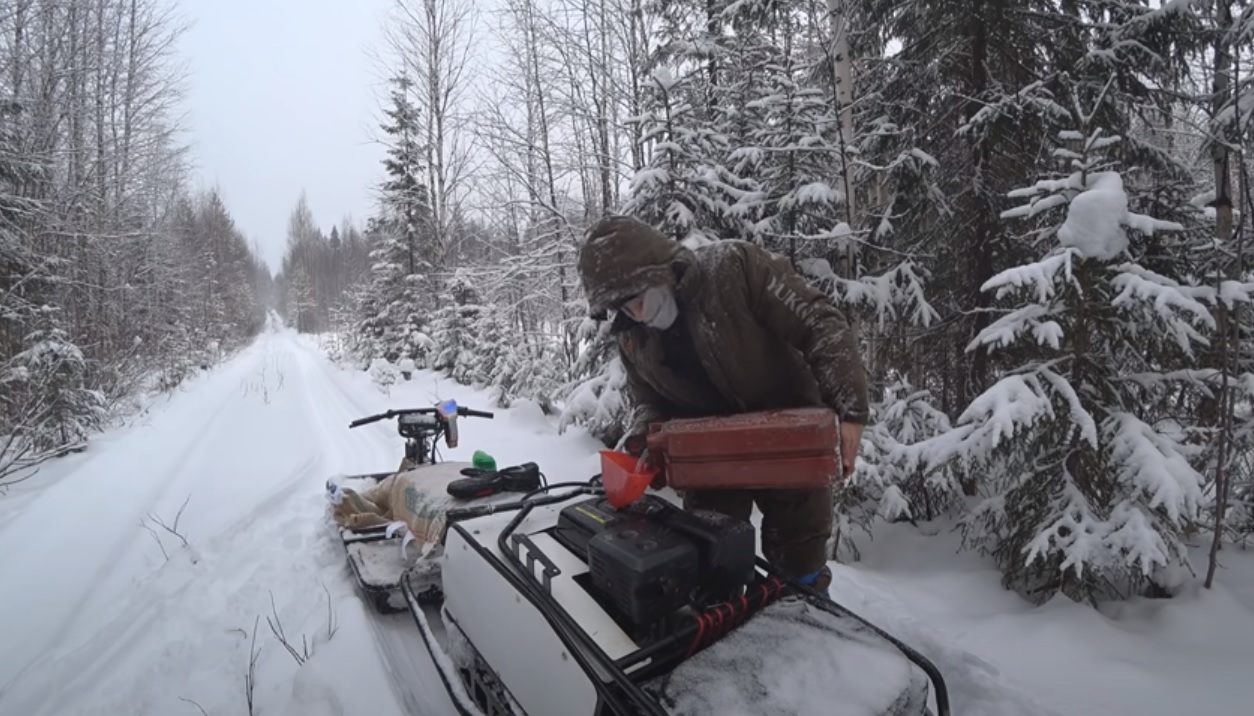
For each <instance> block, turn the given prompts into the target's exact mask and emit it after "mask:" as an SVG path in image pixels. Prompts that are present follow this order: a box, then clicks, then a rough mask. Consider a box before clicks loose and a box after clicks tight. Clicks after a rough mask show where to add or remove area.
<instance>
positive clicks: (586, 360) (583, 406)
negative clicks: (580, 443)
mask: <svg viewBox="0 0 1254 716" xmlns="http://www.w3.org/2000/svg"><path fill="white" fill-rule="evenodd" d="M580 339H581V340H582V341H584V342H585V344H586V348H585V349H584V350H583V352H582V353H580V355H579V360H578V361H577V362H576V363H575V366H574V369H573V371H572V373H573V376H574V378H573V379H572V380H571V381H570V382H569V383H568V384H567V385H566V386H564V390H563V392H564V393H565V394H566V405H565V409H564V410H563V412H562V418H561V421H560V422H559V424H558V430H560V431H564V430H565V429H566V428H568V427H570V426H571V425H579V426H581V427H583V428H584V429H586V430H587V431H588V432H589V434H591V435H592V436H593V437H595V438H596V439H598V440H600V441H601V442H602V443H603V444H605V446H606V447H614V446H616V445H618V444H619V443H620V442H621V441H622V439H623V437H624V433H625V431H626V427H627V425H626V423H627V418H628V414H629V412H630V409H631V402H630V396H629V395H628V394H627V371H626V370H624V368H623V364H622V361H620V360H619V358H618V353H617V350H616V349H615V345H614V340H613V338H612V337H611V335H610V323H609V322H608V321H603V322H600V323H597V322H595V321H592V320H591V319H588V320H586V321H584V323H583V324H582V325H581V326H580Z"/></svg>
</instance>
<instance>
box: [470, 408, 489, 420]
mask: <svg viewBox="0 0 1254 716" xmlns="http://www.w3.org/2000/svg"><path fill="white" fill-rule="evenodd" d="M462 415H464V416H466V417H468V418H493V417H496V416H494V415H493V414H492V413H488V412H485V411H482V410H471V409H470V408H462Z"/></svg>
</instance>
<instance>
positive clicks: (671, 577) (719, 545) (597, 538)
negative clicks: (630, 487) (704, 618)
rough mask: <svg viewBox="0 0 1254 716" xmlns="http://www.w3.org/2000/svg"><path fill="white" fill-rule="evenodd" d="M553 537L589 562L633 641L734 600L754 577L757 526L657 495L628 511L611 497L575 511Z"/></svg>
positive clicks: (594, 581)
mask: <svg viewBox="0 0 1254 716" xmlns="http://www.w3.org/2000/svg"><path fill="white" fill-rule="evenodd" d="M553 537H554V539H556V540H557V541H558V542H559V543H560V544H562V545H563V546H564V547H566V548H567V549H569V550H570V551H571V552H573V553H575V554H576V555H578V556H579V557H580V558H582V559H584V560H585V561H586V562H587V564H588V570H589V575H590V581H591V584H590V585H589V586H590V588H591V589H592V590H595V591H596V592H597V594H598V596H599V597H600V600H601V601H602V602H603V603H608V604H607V606H609V607H612V610H611V611H613V612H617V616H619V617H620V621H622V620H625V621H626V622H627V623H628V624H629V625H630V631H632V632H633V633H642V632H647V631H650V630H652V628H653V627H655V626H657V625H659V624H660V623H662V622H663V621H664V620H666V619H667V618H668V617H670V616H673V615H674V614H675V613H676V612H677V611H678V610H680V609H682V608H684V607H687V606H691V605H694V604H703V603H708V602H710V601H715V600H717V601H722V600H726V599H730V598H732V597H733V596H736V595H738V594H739V593H740V591H741V590H743V588H744V587H745V585H746V584H748V583H749V582H750V581H751V580H752V579H753V577H754V547H755V542H756V540H755V534H754V529H753V525H751V524H749V523H748V522H746V521H743V520H737V519H734V518H732V517H728V516H727V515H723V514H720V513H717V512H708V511H697V512H688V511H685V510H683V509H681V508H679V507H677V506H675V505H673V504H672V503H670V502H668V501H666V500H664V499H662V498H660V497H657V496H654V495H646V496H644V497H642V498H640V499H639V500H637V501H635V502H633V503H632V504H630V505H628V506H626V507H623V508H615V507H613V506H612V505H610V503H609V501H608V500H607V499H606V498H604V497H593V498H589V499H587V500H584V501H581V502H577V503H575V504H572V505H568V506H567V507H565V508H563V509H562V510H561V512H560V513H559V515H558V519H557V525H556V526H555V527H554V529H553Z"/></svg>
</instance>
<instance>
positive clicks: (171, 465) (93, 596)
mask: <svg viewBox="0 0 1254 716" xmlns="http://www.w3.org/2000/svg"><path fill="white" fill-rule="evenodd" d="M253 348H254V347H250V348H249V349H246V350H245V351H244V352H242V353H241V355H239V356H237V357H236V358H235V359H234V360H233V361H232V362H231V363H230V364H228V365H227V366H226V369H225V370H221V372H219V373H218V374H216V375H212V376H210V377H209V379H208V380H206V381H204V383H203V384H201V385H198V386H195V387H194V388H193V389H192V390H193V391H194V392H189V393H185V394H181V395H178V396H175V398H174V400H177V401H179V402H178V403H177V404H175V405H172V406H169V407H168V408H167V409H166V410H165V411H163V412H162V414H161V420H160V422H158V423H155V424H154V425H153V426H152V427H144V428H137V429H135V430H134V431H133V432H131V433H128V434H126V435H124V436H123V437H122V438H120V439H118V440H116V441H114V442H113V443H112V444H109V445H107V446H106V447H105V448H104V449H103V450H102V452H100V453H99V454H96V455H92V456H89V457H88V459H86V460H84V461H83V462H82V463H81V464H80V465H78V466H77V467H75V468H74V470H73V473H72V474H68V475H66V476H65V477H64V478H63V479H61V480H59V481H58V482H56V483H55V484H53V485H51V486H50V487H48V489H47V490H46V491H44V492H43V493H42V494H40V495H38V496H37V497H36V498H34V499H33V500H32V501H31V503H30V504H28V505H27V506H26V508H25V509H24V510H23V511H22V513H21V514H19V515H17V516H16V517H15V518H14V519H13V520H12V521H11V522H9V524H8V525H6V526H5V527H4V528H3V530H0V554H3V555H4V559H3V560H0V605H2V608H3V609H4V610H5V611H9V612H11V613H13V612H16V613H19V614H29V615H30V618H28V619H23V620H20V621H17V622H16V623H15V624H11V626H10V627H9V628H10V629H13V628H16V629H17V633H11V632H10V633H8V634H6V635H5V639H4V641H5V642H7V643H8V644H21V645H22V647H21V648H20V649H13V648H6V649H5V650H4V651H3V653H2V654H0V684H2V685H3V686H0V697H2V696H3V694H4V693H5V692H6V691H7V690H8V688H9V687H10V684H11V683H12V682H13V681H14V680H15V679H17V678H19V677H20V675H21V674H22V673H24V672H25V671H26V670H27V669H28V668H30V667H31V666H32V665H33V664H35V663H36V662H37V661H39V660H40V659H41V658H44V657H46V656H47V655H48V654H49V653H50V652H51V651H53V650H54V649H55V648H56V647H57V646H58V645H59V644H60V643H62V642H64V641H66V640H67V639H68V638H70V636H71V635H72V634H73V630H74V629H76V628H80V627H81V622H82V620H84V619H86V618H88V614H86V613H85V612H90V611H92V610H91V609H90V607H92V606H97V607H102V606H104V605H107V604H109V603H110V601H111V597H110V590H109V588H108V587H113V586H114V585H107V586H106V585H105V583H107V582H113V583H114V584H116V582H118V581H121V580H122V578H124V576H123V575H122V574H121V573H122V572H123V567H124V566H125V557H126V556H127V555H128V554H131V553H133V552H132V548H133V547H134V545H135V541H136V538H137V537H139V536H141V535H144V539H147V538H148V537H147V536H146V535H145V533H144V532H143V530H142V529H141V528H140V526H139V523H140V521H141V519H142V518H143V517H144V516H145V515H146V514H147V513H148V512H150V511H152V510H153V508H154V505H155V504H156V503H157V501H158V500H159V499H160V498H161V496H162V495H163V494H164V493H166V492H167V491H168V489H169V488H170V484H169V482H168V481H167V479H166V477H167V475H168V474H169V473H171V472H176V471H177V470H178V469H179V465H180V463H186V462H187V461H189V460H195V459H197V458H199V457H200V456H202V455H206V454H208V453H209V452H210V451H211V449H212V448H213V447H214V439H215V438H216V436H217V433H218V432H219V431H220V430H221V429H222V428H223V426H224V423H223V421H222V420H221V418H222V417H223V416H224V415H225V414H226V413H227V412H228V410H229V409H230V408H231V406H232V405H233V404H234V402H235V393H234V390H232V389H229V388H228V386H231V385H233V384H236V383H238V381H239V379H241V378H242V377H244V376H246V375H247V372H248V371H247V369H248V368H249V367H250V365H251V361H252V360H253V359H254V358H253V357H254V355H255V350H253ZM201 394H211V395H213V396H214V399H213V400H212V402H205V401H203V400H202V401H201V402H194V400H193V397H192V396H193V395H195V396H197V397H199V396H200V395H201ZM201 425H207V426H209V429H208V430H200V429H196V427H198V426H201ZM153 438H155V439H156V440H158V441H162V444H161V446H160V451H159V455H160V456H159V457H157V458H156V459H155V460H149V461H146V462H145V463H144V464H142V465H141V466H140V467H139V469H136V467H137V466H136V464H135V460H134V459H133V458H134V457H135V455H136V454H137V452H141V451H137V450H136V449H135V447H134V446H133V445H132V443H133V442H134V441H143V440H146V439H147V440H148V441H151V440H152V439H153ZM167 441H172V442H167ZM128 448H129V449H128ZM89 450H90V448H89ZM142 452H148V453H149V456H150V457H151V452H157V451H156V450H153V449H152V448H151V447H150V448H148V450H146V451H142ZM115 572H116V573H117V574H116V575H115ZM32 575H39V579H36V580H32V579H30V577H31V576H32ZM125 576H129V575H125ZM111 577H114V578H113V579H111ZM117 586H121V585H117ZM114 589H116V587H114Z"/></svg>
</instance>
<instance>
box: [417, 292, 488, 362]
mask: <svg viewBox="0 0 1254 716" xmlns="http://www.w3.org/2000/svg"><path fill="white" fill-rule="evenodd" d="M448 292H449V297H450V298H451V299H452V300H451V301H449V302H447V303H445V305H444V307H442V308H440V309H439V310H438V311H436V312H435V314H434V315H433V316H432V318H431V340H432V341H433V343H434V347H433V349H432V359H431V365H430V367H431V369H432V370H437V371H444V372H445V373H447V374H448V375H449V377H451V378H452V379H453V380H455V381H457V382H458V383H461V384H463V385H471V384H473V383H474V382H475V380H474V378H475V376H474V370H475V367H476V363H477V361H478V360H479V355H480V352H481V351H482V350H483V348H484V346H483V345H482V343H481V341H480V340H479V335H478V329H479V328H480V315H481V314H482V313H483V306H481V305H480V304H479V294H478V292H477V291H475V289H474V287H473V286H472V285H471V284H470V281H469V280H468V279H467V277H466V276H465V274H464V272H461V271H457V272H455V273H454V275H453V277H452V278H451V279H450V280H449V289H448Z"/></svg>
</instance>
